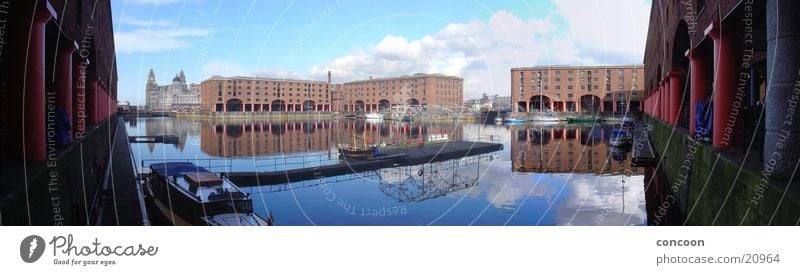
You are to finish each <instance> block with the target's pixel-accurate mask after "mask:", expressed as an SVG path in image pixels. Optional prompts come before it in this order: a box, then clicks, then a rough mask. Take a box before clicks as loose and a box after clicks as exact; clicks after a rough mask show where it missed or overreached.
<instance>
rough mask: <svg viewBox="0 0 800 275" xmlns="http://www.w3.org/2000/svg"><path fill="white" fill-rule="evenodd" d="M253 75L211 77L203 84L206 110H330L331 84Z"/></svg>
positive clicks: (202, 98)
mask: <svg viewBox="0 0 800 275" xmlns="http://www.w3.org/2000/svg"><path fill="white" fill-rule="evenodd" d="M328 79H329V81H328V82H323V81H314V80H298V79H277V78H265V77H252V76H233V77H222V76H216V75H215V76H212V77H211V78H209V79H206V80H204V81H203V82H202V83H200V97H201V110H202V111H206V112H308V111H319V112H327V111H330V110H331V83H330V77H329V78H328Z"/></svg>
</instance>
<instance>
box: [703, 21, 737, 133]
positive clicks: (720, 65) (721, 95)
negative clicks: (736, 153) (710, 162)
mask: <svg viewBox="0 0 800 275" xmlns="http://www.w3.org/2000/svg"><path fill="white" fill-rule="evenodd" d="M721 29H722V26H721V25H720V24H719V23H718V22H715V23H712V24H711V25H710V26H709V27H708V29H706V34H707V35H709V36H711V38H712V39H714V57H715V59H714V63H715V64H714V71H715V75H714V94H713V96H714V99H713V100H714V122H713V125H714V126H713V133H714V134H713V143H712V144H713V146H714V148H717V149H728V148H730V147H731V146H732V145H733V143H734V137H735V136H736V135H737V132H738V131H737V129H736V128H737V127H736V124H737V123H736V121H737V117H735V116H734V115H733V114H734V110H733V107H734V106H733V105H734V101H735V96H736V75H737V69H738V68H739V66H738V64H737V52H736V44H735V43H736V42H735V41H734V40H733V39H734V38H735V34H734V33H732V32H731V31H733V30H732V29H731V30H727V31H722V30H721Z"/></svg>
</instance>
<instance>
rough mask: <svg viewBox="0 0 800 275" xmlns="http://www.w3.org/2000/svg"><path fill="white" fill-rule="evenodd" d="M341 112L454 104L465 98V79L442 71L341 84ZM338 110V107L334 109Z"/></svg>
mask: <svg viewBox="0 0 800 275" xmlns="http://www.w3.org/2000/svg"><path fill="white" fill-rule="evenodd" d="M337 93H338V94H339V95H340V96H341V102H340V103H337V106H336V108H341V111H367V112H372V111H376V112H377V111H379V110H384V109H387V108H389V107H391V106H399V105H439V106H455V105H461V104H462V103H463V101H464V80H463V79H461V78H459V77H455V76H447V75H442V74H414V75H405V76H400V77H391V78H370V79H368V80H359V81H353V82H348V83H344V84H342V85H341V91H338V90H337ZM337 110H338V109H337Z"/></svg>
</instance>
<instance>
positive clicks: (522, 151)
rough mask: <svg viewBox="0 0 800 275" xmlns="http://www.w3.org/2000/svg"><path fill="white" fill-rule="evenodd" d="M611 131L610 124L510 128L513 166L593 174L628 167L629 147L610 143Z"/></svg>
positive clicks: (545, 170)
mask: <svg viewBox="0 0 800 275" xmlns="http://www.w3.org/2000/svg"><path fill="white" fill-rule="evenodd" d="M611 131H612V128H604V127H599V126H597V127H594V128H591V127H585V128H584V127H564V126H561V127H539V128H515V129H512V132H513V133H514V135H513V136H512V138H511V158H512V162H513V166H512V169H513V170H514V171H517V172H544V173H594V174H608V173H615V172H626V171H630V169H631V168H630V167H631V165H630V163H631V158H630V156H629V153H630V150H631V149H630V148H619V147H614V146H610V145H609V144H608V137H609V136H610V134H611ZM638 170H639V169H638V168H637V169H636V170H634V171H638ZM639 173H640V172H639Z"/></svg>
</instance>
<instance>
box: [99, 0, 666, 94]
mask: <svg viewBox="0 0 800 275" xmlns="http://www.w3.org/2000/svg"><path fill="white" fill-rule="evenodd" d="M650 5H651V1H649V0H608V1H595V0H549V1H542V0H531V1H510V0H509V1H472V2H465V1H418V0H412V1H393V2H389V1H365V0H330V1H314V2H309V1H291V0H275V1H263V0H262V1H245V0H229V1H221V0H114V1H112V9H113V16H114V31H115V44H116V53H117V63H118V67H117V70H118V74H119V83H118V86H119V89H118V90H119V100H120V101H123V102H124V101H130V102H131V103H132V104H136V105H142V104H144V99H145V96H144V95H145V93H144V90H145V84H146V80H147V73H148V71H149V70H150V68H152V69H153V70H154V71H155V73H156V79H157V81H158V82H159V84H160V85H165V84H168V83H169V82H170V81H171V80H172V78H173V77H174V76H175V74H176V73H177V72H178V71H180V70H181V69H183V70H184V71H185V73H186V78H187V81H188V82H193V83H199V82H200V81H202V80H203V79H206V78H208V77H210V76H212V75H223V76H231V75H257V76H264V77H278V78H298V79H313V80H320V81H324V80H326V79H327V71H329V70H330V71H332V73H333V82H334V83H342V82H346V81H352V80H358V79H367V78H369V77H370V76H372V77H391V76H399V75H404V74H414V73H444V74H449V75H456V76H460V77H462V78H464V98H465V99H469V98H476V97H480V96H481V95H482V94H483V93H487V94H499V95H506V96H507V95H509V94H510V90H509V89H510V79H509V78H510V76H509V73H510V72H509V70H510V69H511V68H512V67H522V66H537V65H562V64H566V65H605V64H641V63H642V59H643V54H644V46H645V38H646V35H647V22H648V18H649V12H650Z"/></svg>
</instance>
